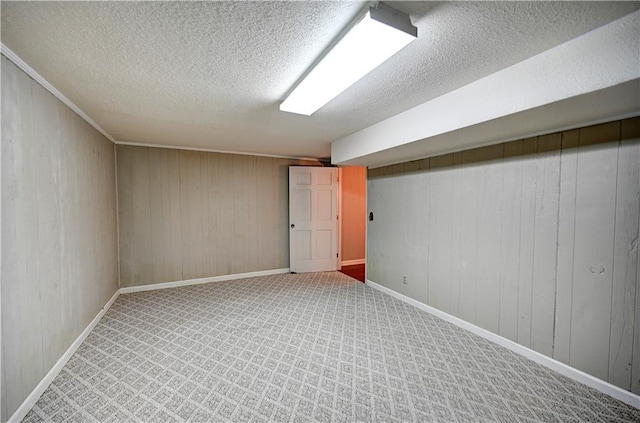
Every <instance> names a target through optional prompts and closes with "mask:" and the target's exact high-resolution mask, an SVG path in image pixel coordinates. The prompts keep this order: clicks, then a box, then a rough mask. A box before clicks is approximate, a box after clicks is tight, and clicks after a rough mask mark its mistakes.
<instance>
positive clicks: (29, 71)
mask: <svg viewBox="0 0 640 423" xmlns="http://www.w3.org/2000/svg"><path fill="white" fill-rule="evenodd" d="M0 45H1V50H0V52H1V53H2V55H3V56H4V57H6V58H7V59H9V60H11V61H12V62H13V63H14V64H15V65H16V66H18V67H19V68H20V69H22V70H23V71H24V72H25V73H26V74H27V75H29V76H30V77H31V78H33V79H34V80H35V81H36V82H37V83H38V84H40V85H42V86H43V87H44V88H45V89H46V90H47V91H49V92H50V93H51V94H53V95H54V96H55V97H56V98H57V99H58V100H60V101H62V102H63V103H64V104H66V105H67V107H69V108H70V109H71V110H73V111H74V112H75V113H76V114H77V115H78V116H80V117H81V118H82V119H84V120H85V121H86V122H87V123H88V124H89V125H91V126H93V127H94V128H95V129H96V131H98V132H100V133H101V134H102V135H104V136H105V137H106V138H107V139H108V140H109V141H111V142H112V143H115V142H116V140H115V139H114V138H113V137H112V136H111V135H110V134H109V133H108V132H107V131H105V130H104V129H103V128H102V127H101V126H100V125H98V124H97V123H96V122H95V121H94V120H93V119H91V118H90V117H89V116H88V115H87V114H86V113H85V112H83V111H82V110H81V109H80V108H79V107H78V106H76V105H75V104H74V103H73V102H72V101H71V100H69V99H68V98H67V97H65V96H64V95H63V94H62V93H61V92H60V91H58V90H57V89H56V88H55V87H54V86H53V85H51V84H50V83H49V82H48V81H47V80H46V79H44V78H43V77H42V75H40V74H39V73H38V72H36V71H35V70H34V69H33V68H32V67H31V66H29V65H28V64H27V63H26V62H25V61H24V60H22V59H21V58H20V56H18V55H17V54H15V53H14V52H13V51H11V49H10V48H9V47H7V46H6V45H4V43H0Z"/></svg>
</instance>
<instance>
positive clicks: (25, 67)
mask: <svg viewBox="0 0 640 423" xmlns="http://www.w3.org/2000/svg"><path fill="white" fill-rule="evenodd" d="M0 46H1V50H0V52H1V53H2V55H3V56H4V57H6V58H7V59H9V60H10V61H11V62H13V63H14V64H15V65H16V66H18V67H19V68H20V69H22V70H23V71H24V72H25V73H26V74H27V75H29V76H30V77H31V78H32V79H33V80H34V81H36V82H37V83H38V84H40V85H42V86H43V87H44V88H45V89H46V90H47V91H49V92H50V93H51V94H53V95H54V96H55V97H56V98H57V99H58V100H60V101H61V102H63V103H64V104H65V105H66V106H67V107H69V108H70V109H71V110H73V111H74V112H75V113H76V114H77V115H78V116H80V117H81V118H82V119H84V120H85V121H86V122H87V123H88V124H89V125H91V126H93V127H94V128H95V129H96V131H98V132H100V133H101V134H102V135H104V136H105V137H106V138H107V139H108V140H109V141H111V142H112V143H114V144H117V145H132V146H136V147H153V148H170V149H176V150H192V151H206V152H209V153H222V154H240V155H245V156H258V157H272V158H277V159H291V160H312V161H315V162H317V161H320V160H319V159H317V158H314V157H296V156H283V155H277V154H262V153H252V152H244V151H227V150H216V149H209V148H195V147H182V146H176V145H161V144H146V143H136V142H127V141H116V139H115V138H113V137H112V136H111V134H109V133H108V132H107V131H105V130H104V129H103V128H102V127H101V126H100V125H98V124H97V123H96V122H95V121H94V120H93V119H91V118H90V117H89V116H88V115H87V114H86V113H85V112H83V111H82V110H81V109H80V108H79V107H78V106H76V105H75V104H74V103H73V102H72V101H71V100H69V99H68V98H67V97H65V96H64V95H63V94H62V93H61V92H60V91H58V90H57V89H56V88H55V87H54V86H53V85H51V84H50V83H49V82H48V81H47V80H46V79H44V78H43V77H42V75H40V74H39V73H38V72H36V71H35V70H34V69H33V68H32V67H31V66H29V65H28V64H27V63H26V62H25V61H24V60H22V59H21V58H20V56H18V55H17V54H15V53H14V52H13V51H12V50H11V49H10V48H9V47H7V46H6V45H5V44H4V43H0Z"/></svg>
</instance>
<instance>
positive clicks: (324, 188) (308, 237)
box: [289, 166, 339, 273]
mask: <svg viewBox="0 0 640 423" xmlns="http://www.w3.org/2000/svg"><path fill="white" fill-rule="evenodd" d="M337 199H338V169H337V168H335V167H309V166H290V167H289V251H290V253H289V257H290V261H289V263H290V264H289V267H290V269H291V271H292V272H298V273H302V272H325V271H330V270H338V260H339V259H338V205H337Z"/></svg>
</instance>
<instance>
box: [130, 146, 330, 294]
mask: <svg viewBox="0 0 640 423" xmlns="http://www.w3.org/2000/svg"><path fill="white" fill-rule="evenodd" d="M117 155H118V199H119V207H120V210H119V213H120V220H121V221H120V253H121V268H122V271H121V283H122V286H123V287H128V286H136V285H145V284H152V283H161V282H173V281H181V280H189V279H198V278H205V277H212V276H221V275H229V274H236V273H245V272H253V271H259V270H271V269H281V268H284V267H288V261H289V255H288V249H289V244H288V234H289V232H288V188H287V187H288V166H289V165H293V164H297V165H317V162H311V161H294V160H288V159H277V158H268V157H254V156H244V155H234V154H220V153H208V152H200V151H186V150H171V149H161V148H150V147H132V146H124V145H119V146H117Z"/></svg>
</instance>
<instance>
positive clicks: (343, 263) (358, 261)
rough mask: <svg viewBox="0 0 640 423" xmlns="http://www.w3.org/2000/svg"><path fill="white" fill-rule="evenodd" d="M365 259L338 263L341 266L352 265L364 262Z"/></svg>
mask: <svg viewBox="0 0 640 423" xmlns="http://www.w3.org/2000/svg"><path fill="white" fill-rule="evenodd" d="M365 263H366V261H365V259H363V258H362V259H355V260H345V261H343V262H341V263H340V265H341V266H354V265H356V264H365Z"/></svg>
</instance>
